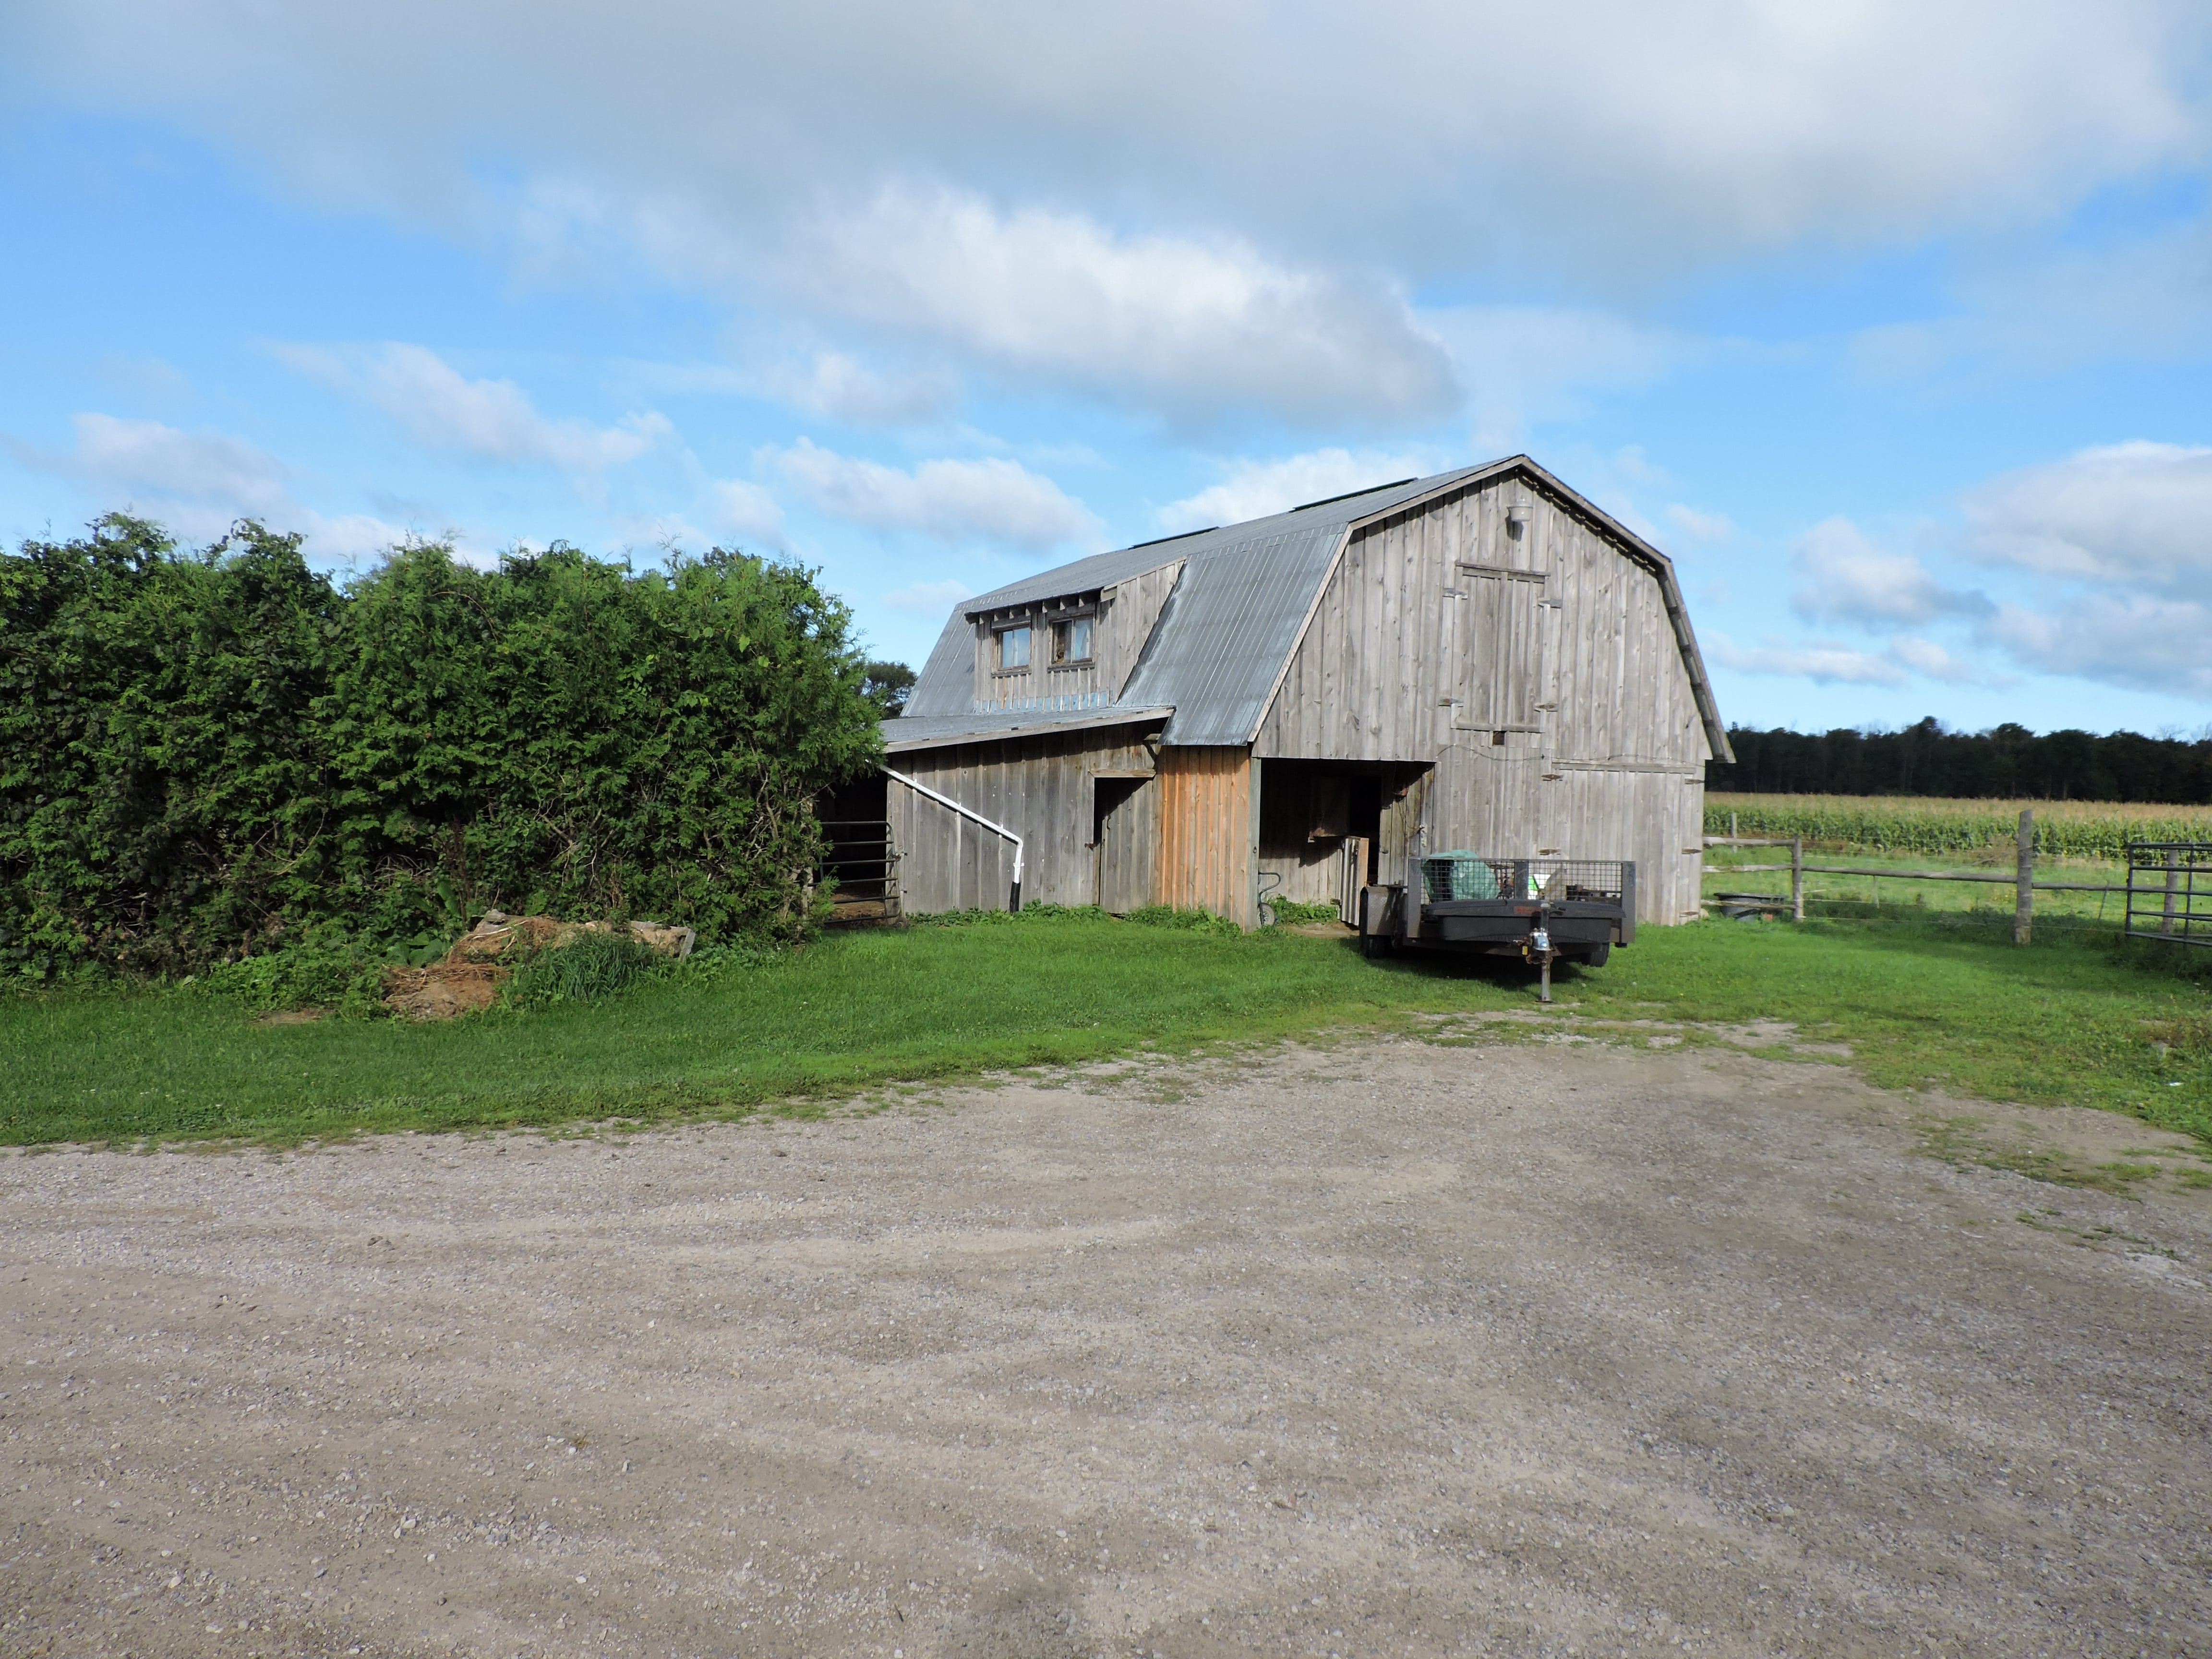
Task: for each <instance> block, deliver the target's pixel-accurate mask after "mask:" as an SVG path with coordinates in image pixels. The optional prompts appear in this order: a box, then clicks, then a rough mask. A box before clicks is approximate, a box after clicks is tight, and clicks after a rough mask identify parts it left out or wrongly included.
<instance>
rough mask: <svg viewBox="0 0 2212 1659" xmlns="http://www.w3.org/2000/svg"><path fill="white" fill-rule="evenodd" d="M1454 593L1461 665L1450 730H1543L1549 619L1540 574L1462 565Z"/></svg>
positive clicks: (1549, 615) (1457, 640) (1458, 651)
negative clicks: (1454, 727)
mask: <svg viewBox="0 0 2212 1659" xmlns="http://www.w3.org/2000/svg"><path fill="white" fill-rule="evenodd" d="M1455 593H1456V595H1457V597H1456V598H1455V599H1454V601H1453V602H1454V604H1455V605H1457V606H1458V609H1459V628H1458V629H1457V637H1456V647H1457V653H1458V659H1459V660H1458V664H1457V668H1458V690H1457V695H1456V696H1455V698H1454V700H1453V703H1452V724H1453V725H1454V726H1458V727H1461V728H1462V729H1463V730H1467V731H1474V732H1535V731H1540V730H1541V729H1542V727H1541V721H1542V719H1543V711H1542V708H1541V705H1542V704H1543V703H1545V702H1547V701H1548V699H1547V697H1546V696H1545V693H1544V684H1543V676H1544V659H1545V656H1546V652H1545V649H1544V647H1545V642H1546V640H1545V636H1546V635H1547V632H1548V631H1549V629H1547V623H1549V621H1550V620H1551V613H1550V611H1548V610H1547V607H1546V605H1545V604H1544V578H1543V575H1542V574H1541V572H1537V571H1522V570H1478V569H1474V568H1469V567H1468V566H1464V565H1462V567H1461V568H1460V570H1459V585H1458V587H1457V588H1456V589H1455Z"/></svg>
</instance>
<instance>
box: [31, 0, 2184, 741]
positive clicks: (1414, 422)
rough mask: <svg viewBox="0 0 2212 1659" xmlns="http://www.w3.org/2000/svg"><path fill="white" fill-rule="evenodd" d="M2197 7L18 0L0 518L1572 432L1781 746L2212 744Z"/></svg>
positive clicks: (1133, 502)
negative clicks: (2029, 736)
mask: <svg viewBox="0 0 2212 1659" xmlns="http://www.w3.org/2000/svg"><path fill="white" fill-rule="evenodd" d="M2208 70H2212V9H2207V8H2206V7H2205V6H2204V5H2203V3H2202V0H2097V3H2094V4H2091V3H2087V0H1953V3H1944V0H1827V3H1824V4H1820V5H1806V4H1803V3H1801V0H1678V3H1674V4H1672V5H1668V6H1659V7H1655V6H1651V5H1649V4H1644V3H1634V0H1581V3H1557V4H1553V5H1549V6H1545V7H1529V6H1526V5H1523V4H1518V3H1516V4H1510V5H1508V4H1504V3H1494V0H1460V3H1456V4H1450V5H1445V4H1438V3H1433V0H1370V3H1368V4H1366V5H1364V6H1360V7H1346V6H1321V5H1316V4H1312V3H1309V0H1297V3H1287V0H1256V3H1255V0H1242V3H1231V0H1176V3H1175V4H1173V5H1166V4H1160V3H1156V0H1122V3H1120V4H1118V5H1114V6H1091V7H1082V8H1076V7H1064V6H1063V7H1048V6H1041V5H1035V4H1030V5H1018V4H1010V3H1006V0H967V3H964V4H962V5H959V6H945V5H932V4H928V3H921V4H917V3H915V0H900V3H887V0H815V3H812V4H810V5H806V6H792V5H783V6H775V7H769V6H764V5H757V4H750V3H744V0H737V3H722V4H709V3H705V0H630V3H628V4H625V5H623V6H619V7H617V6H613V5H608V4H600V5H596V6H586V5H580V4H575V3H570V0H533V3H530V4H522V3H518V0H438V3H435V4H429V3H424V0H382V3H380V4H377V5H374V6H349V7H343V8H340V7H336V6H316V5H293V6H270V5H268V4H266V3H265V0H169V3H146V0H67V3H61V0H10V3H9V4H8V5H6V6H5V7H0V214H4V218H0V222H3V223H4V224H5V226H6V227H7V233H8V234H7V238H6V251H5V254H4V257H0V537H4V538H7V540H8V541H9V542H10V543H12V542H14V541H15V540H16V539H18V538H23V537H27V536H46V535H67V534H70V533H73V532H75V531H76V529H77V528H78V527H79V526H81V525H82V523H83V522H84V521H85V520H88V519H89V518H91V517H92V516H94V515H95V514H96V513H100V512H102V511H105V510H107V509H110V508H113V507H131V508H134V509H136V510H137V511H140V512H143V513H150V514H153V515H155V516H156V517H159V518H161V519H162V520H165V521H166V522H167V523H168V524H170V525H171V526H173V528H174V529H175V530H177V531H178V532H179V533H181V534H183V535H185V536H187V537H190V538H210V537H212V536H214V535H216V534H219V533H220V532H221V531H222V527H223V526H225V525H226V524H227V523H228V522H229V521H230V520H232V519H233V518H234V517H236V516H238V515H240V514H251V515H253V516H256V517H258V518H260V519H262V520H264V521H265V522H267V523H269V524H270V525H272V526H277V527H281V528H285V529H291V530H298V531H301V532H305V534H306V535H307V538H308V546H309V550H310V551H311V553H312V554H313V555H314V556H316V558H317V559H318V560H319V562H324V563H326V564H329V565H332V566H338V567H343V566H344V565H346V564H348V563H351V564H354V565H356V566H359V565H363V564H366V563H368V562H372V561H373V560H374V557H375V556H376V553H377V551H378V550H379V549H380V548H383V547H385V546H388V545H389V544H392V542H393V541H394V540H395V539H398V538H403V537H405V536H409V535H419V536H428V537H435V538H451V539H453V541H454V542H455V543H456V544H457V545H459V547H460V548H461V549H462V550H464V551H465V552H467V553H469V554H470V555H471V556H477V557H483V558H489V557H491V556H495V554H496V553H497V551H498V550H501V549H502V548H506V547H511V546H513V545H516V544H529V545H543V544H544V543H546V542H548V541H550V540H553V539H555V538H565V539H567V540H568V541H571V542H573V543H575V544H579V545H582V546H585V547H587V548H590V549H592V550H602V551H608V552H627V553H629V555H631V556H634V557H635V558H637V559H639V560H649V559H655V558H658V557H659V556H661V555H662V552H663V550H665V549H667V548H671V547H674V548H683V549H686V550H692V551H699V550H703V549H705V548H707V547H708V546H710V545H714V544H723V545H740V546H744V547H745V548H748V549H751V550H759V551H775V552H778V553H781V554H784V555H786V556H792V557H795V558H799V559H802V560H804V561H805V562H808V563H811V564H814V565H818V566H819V567H820V568H822V570H823V573H824V580H826V581H827V582H828V583H829V586H832V587H834V588H835V589H836V591H838V592H841V593H842V594H843V595H845V596H846V598H847V599H849V600H850V601H851V603H852V604H853V605H854V608H855V610H856V611H857V612H858V614H859V616H860V621H861V623H862V625H863V627H864V629H866V636H867V639H868V641H869V643H870V644H871V645H872V647H874V648H876V649H877V650H878V651H880V652H883V653H889V654H893V655H902V656H905V657H907V658H908V659H909V660H918V659H919V657H920V655H921V653H922V652H924V651H925V650H926V648H927V643H928V641H930V640H931V639H932V638H933V636H934V635H935V633H936V630H937V629H938V627H939V625H940V623H941V622H942V619H943V617H944V614H945V609H946V607H947V606H948V605H950V604H951V602H952V601H953V600H954V599H957V598H959V597H961V596H963V595H964V594H966V593H969V592H975V591H978V590H981V588H984V587H986V586H993V585H995V584H997V583H1000V582H1002V581H1005V580H1009V579H1011V578H1012V577H1013V576H1016V575H1018V574H1024V573H1025V572H1028V571H1030V570H1034V569H1036V568H1042V567H1043V566H1045V565H1047V564H1050V563H1055V562H1060V561H1062V560H1065V559H1067V558H1071V557H1074V556H1078V555H1079V554H1082V553H1084V552H1087V551H1092V550H1098V549H1101V548H1105V547H1109V546H1115V545H1121V544H1127V543H1129V542H1133V541H1139V540H1144V539H1146V538H1151V537H1154V536H1158V535H1162V534H1164V533H1167V532H1172V531H1176V530H1182V529H1188V528H1192V527H1195V526H1202V525H1208V524H1214V523H1223V522H1230V521H1233V520H1237V519H1240V518H1246V517H1250V516H1253V515H1255V514H1257V513H1266V512H1270V511H1273V510H1276V509H1278V508H1280V507H1287V506H1291V505H1295V504H1297V502H1300V501H1307V500H1311V499H1314V498H1316V497H1320V496H1324V495H1334V494H1337V493H1339V492H1340V491H1344V490H1347V489H1353V488H1357V487H1358V486H1361V485H1364V484H1368V483H1380V482H1383V481H1387V480H1390V479H1395V478H1400V477H1406V476H1407V475H1409V474H1416V473H1423V472H1428V471H1437V470H1441V469H1443V468H1444V467H1447V466H1453V465H1462V464H1464V463H1467V462H1469V461H1475V460H1486V459H1492V458H1493V457H1496V456H1498V455H1503V454H1508V453H1513V452H1516V451H1520V450H1526V451H1527V452H1528V453H1531V454H1533V455H1534V456H1535V457H1536V458H1537V459H1539V460H1540V461H1541V462H1542V463H1544V464H1545V465H1547V466H1548V467H1550V468H1551V469H1552V470H1553V471H1555V472H1557V473H1558V474H1559V475H1560V476H1561V477H1564V478H1565V479H1566V480H1567V482H1569V483H1571V484H1573V485H1574V486H1576V487H1577V488H1578V489H1581V490H1583V492H1584V493H1585V494H1587V495H1590V496H1591V497H1593V498H1594V499H1595V500H1596V501H1598V502H1599V503H1600V504H1601V505H1602V506H1604V507H1607V508H1608V509H1609V510H1611V511H1613V513H1617V514H1619V515H1620V517H1621V518H1623V519H1624V520H1626V521H1627V522H1629V523H1630V524H1632V525H1633V526H1636V527H1637V528H1638V529H1639V530H1640V531H1642V532H1644V534H1645V535H1647V536H1649V537H1650V538H1652V539H1653V540H1654V541H1656V542H1657V543H1658V544H1660V545H1661V546H1662V547H1664V548H1666V549H1667V550H1668V551H1670V552H1671V553H1673V554H1674V556H1675V558H1676V559H1677V561H1678V562H1679V564H1680V569H1681V573H1682V575H1683V579H1684V585H1685V587H1686V591H1687V592H1688V594H1689V598H1690V602H1691V606H1692V615H1693V617H1694V618H1695V620H1696V623H1697V624H1698V628H1699V634H1700V636H1701V638H1702V640H1703V641H1704V643H1705V653H1706V657H1707V660H1708V661H1709V663H1711V665H1713V668H1714V671H1715V676H1716V679H1717V684H1718V689H1719V693H1720V696H1721V702H1722V708H1723V711H1724V713H1725V714H1727V715H1728V716H1729V718H1730V719H1731V720H1735V721H1737V722H1741V723H1748V724H1755V725H1762V726H1764V725H1770V724H1790V725H1795V726H1805V727H1826V726H1834V725H1846V724H1863V723H1897V722H1902V721H1905V720H1913V719H1917V718H1918V717H1919V716H1921V715H1923V714H1937V715H1940V716H1942V718H1943V719H1945V720H1947V721H1949V722H1952V723H1954V724H1957V725H1960V726H1987V725H1990V724H1992V723H1994V722H1996V721H1997V720H2008V719H2016V720H2022V721H2025V722H2027V724H2029V725H2032V726H2038V727H2040V728H2050V727H2053V726H2087V727H2090V728H2092V729H2097V730H2104V729H2110V728H2115V727H2119V726H2132V727H2134V728H2136V729H2138V730H2152V731H2156V730H2180V731H2185V732H2195V731H2197V730H2198V729H2200V728H2202V727H2204V726H2206V725H2207V724H2208V722H2212V398H2208V396H2207V393H2208V392H2212V374H2208V371H2212V198H2208V191H2207V185H2208V167H2212V85H2208Z"/></svg>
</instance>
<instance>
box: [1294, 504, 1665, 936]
mask: <svg viewBox="0 0 2212 1659" xmlns="http://www.w3.org/2000/svg"><path fill="white" fill-rule="evenodd" d="M1515 518H1519V519H1521V520H1522V521H1523V533H1522V535H1521V536H1519V537H1518V538H1515V537H1513V536H1511V535H1510V534H1509V533H1508V531H1507V526H1508V524H1509V522H1510V520H1513V519H1515ZM1504 572H1513V573H1516V574H1515V575H1512V576H1506V575H1504V574H1499V573H1504ZM1454 595H1465V596H1466V597H1454ZM1522 596H1525V597H1522ZM1539 596H1541V608H1540V607H1539V606H1538V604H1537V599H1538V598H1539ZM1516 605H1517V606H1519V607H1521V608H1525V609H1527V610H1528V611H1530V612H1531V614H1530V615H1527V616H1523V615H1522V614H1520V609H1518V608H1513V607H1515V606H1516ZM1501 607H1506V608H1505V609H1504V610H1501V609H1500V608H1501ZM1489 611H1498V612H1499V615H1498V616H1497V617H1491V618H1490V620H1489V622H1488V624H1487V625H1484V618H1485V617H1486V615H1487V613H1488V612H1489ZM1531 628H1533V629H1534V630H1535V632H1534V634H1533V635H1531V634H1530V633H1529V632H1528V630H1529V629H1531ZM1531 641H1533V644H1532V643H1531ZM1504 651H1510V652H1512V653H1513V654H1515V655H1516V656H1518V655H1521V654H1522V653H1527V657H1528V660H1529V661H1530V662H1531V664H1532V665H1533V675H1532V678H1530V681H1529V684H1528V685H1527V686H1526V687H1525V688H1522V690H1519V691H1516V692H1514V693H1512V694H1510V695H1507V694H1506V690H1505V688H1503V687H1500V688H1498V691H1499V700H1498V701H1497V702H1492V692H1491V690H1490V688H1491V687H1492V685H1493V684H1494V683H1495V676H1494V674H1493V669H1494V668H1495V667H1497V666H1498V663H1497V661H1496V659H1497V657H1498V653H1501V652H1504ZM1476 687H1480V688H1482V691H1481V694H1480V697H1479V698H1478V697H1477V696H1474V695H1472V693H1473V691H1474V688H1476ZM1478 702H1480V704H1482V705H1485V706H1480V707H1477V706H1474V705H1475V704H1476V703H1478ZM1509 709H1510V711H1511V712H1512V713H1514V714H1522V712H1523V711H1524V710H1525V711H1527V715H1526V718H1523V719H1519V720H1513V721H1511V722H1510V723H1511V724H1516V725H1528V726H1534V727H1535V728H1536V729H1535V730H1534V731H1528V732H1512V731H1509V732H1506V733H1505V734H1504V742H1503V743H1498V742H1494V741H1493V740H1492V739H1493V733H1494V731H1495V730H1496V727H1495V726H1492V724H1491V723H1492V722H1493V721H1496V722H1498V724H1506V723H1508V722H1507V721H1506V720H1505V719H1504V715H1505V713H1506V711H1507V710H1509ZM1254 752H1255V754H1257V755H1260V756H1263V757H1297V758H1310V759H1315V760H1321V759H1330V758H1337V759H1347V760H1376V761H1383V760H1390V761H1418V762H1425V761H1433V762H1434V763H1435V775H1434V781H1433V786H1432V787H1431V788H1430V789H1428V790H1427V791H1425V792H1424V793H1425V799H1424V806H1425V817H1424V818H1423V819H1422V821H1421V830H1422V838H1423V844H1424V847H1425V850H1429V851H1443V850H1446V849H1448V848H1460V847H1464V848H1472V849H1474V850H1477V851H1480V852H1485V853H1501V854H1534V853H1536V852H1538V851H1540V850H1542V849H1547V848H1556V849H1558V850H1559V852H1561V853H1563V854H1567V855H1569V856H1573V857H1583V858H1632V859H1634V860H1636V864H1637V890H1638V907H1637V908H1638V920H1640V921H1651V922H1668V921H1680V920H1682V919H1684V918H1685V917H1686V916H1691V915H1696V914H1697V909H1698V880H1697V870H1698V864H1699V854H1697V853H1696V852H1695V851H1694V850H1693V849H1694V848H1696V847H1697V846H1698V844H1699V835H1700V833H1701V830H1702V826H1703V823H1704V806H1705V790H1704V774H1705V765H1704V763H1705V758H1706V755H1707V752H1708V750H1707V742H1706V737H1705V726H1704V723H1703V721H1702V720H1700V718H1699V713H1698V707H1697V701H1696V697H1695V695H1694V692H1693V690H1692V685H1691V682H1690V677H1689V672H1688V670H1687V669H1686V667H1685V666H1684V665H1683V662H1682V657H1681V652H1680V648H1679V647H1678V645H1677V643H1676V641H1675V636H1674V629H1673V627H1672V625H1671V623H1670V622H1669V620H1668V616H1667V611H1666V605H1665V602H1664V599H1663V598H1662V592H1661V589H1660V585H1659V580H1658V578H1657V576H1656V574H1653V573H1652V571H1651V570H1650V569H1649V568H1647V567H1645V566H1644V565H1642V564H1640V563H1638V562H1636V561H1634V560H1633V559H1631V558H1630V557H1628V556H1626V554H1624V553H1623V552H1622V551H1621V550H1620V549H1619V548H1618V547H1617V546H1616V545H1615V544H1613V542H1612V541H1611V540H1609V539H1608V538H1607V537H1606V536H1605V535H1604V534H1603V533H1601V532H1600V531H1599V530H1598V529H1597V527H1596V526H1595V525H1593V524H1591V523H1590V522H1589V521H1587V520H1584V519H1583V518H1582V517H1580V516H1579V515H1577V514H1576V513H1572V512H1570V511H1569V510H1567V507H1566V506H1565V503H1564V502H1562V501H1554V500H1553V499H1552V498H1551V497H1550V496H1549V495H1547V494H1546V493H1544V492H1543V491H1541V489H1538V488H1537V487H1536V486H1535V485H1534V483H1531V482H1530V481H1528V479H1526V478H1523V477H1509V478H1504V479H1495V480H1491V481H1488V482H1486V483H1482V484H1480V485H1478V486H1476V487H1474V488H1471V489H1468V490H1465V491H1463V492H1462V493H1460V494H1458V495H1453V496H1449V497H1447V498H1445V499H1444V500H1443V501H1437V502H1434V503H1431V505H1429V506H1427V507H1423V508H1421V509H1419V510H1418V511H1412V512H1408V513H1405V514H1403V515H1401V516H1400V517H1398V518H1395V519H1391V520H1385V521H1383V523H1381V524H1378V525H1375V526H1370V527H1369V528H1368V529H1366V530H1365V531H1364V532H1361V533H1359V534H1358V535H1357V536H1355V537H1354V538H1353V539H1352V542H1351V544H1349V545H1348V546H1347V547H1346V550H1345V554H1344V556H1343V558H1342V559H1341V560H1340V562H1339V564H1338V567H1337V568H1336V570H1335V572H1334V574H1333V575H1332V576H1331V578H1330V580H1329V583H1328V588H1327V590H1326V592H1324V593H1323V595H1322V601H1321V604H1320V606H1319V607H1318V609H1317V610H1316V613H1315V616H1314V618H1313V622H1312V624H1311V626H1310V627H1309V628H1308V629H1307V631H1306V635H1305V637H1304V640H1303V641H1301V643H1300V645H1299V647H1298V649H1297V653H1295V655H1294V656H1293V658H1292V660H1291V665H1290V667H1289V669H1288V671H1287V672H1286V673H1285V678H1284V680H1283V684H1282V685H1281V687H1280V688H1279V690H1278V691H1277V693H1276V696H1275V700H1274V702H1273V703H1272V704H1271V705H1270V707H1269V708H1268V711H1267V716H1266V718H1265V719H1264V720H1263V721H1262V722H1261V728H1260V732H1259V734H1258V737H1257V739H1256V741H1255V744H1254ZM1400 816H1401V817H1402V814H1401V815H1400ZM1385 819H1386V827H1385V836H1384V849H1385V851H1386V853H1402V852H1403V851H1404V850H1405V848H1404V843H1403V842H1402V841H1400V842H1398V843H1397V844H1396V845H1395V846H1393V845H1392V844H1391V842H1390V839H1389V837H1390V830H1389V823H1390V821H1391V814H1389V813H1388V812H1386V814H1385ZM1403 827H1404V828H1410V826H1409V825H1408V826H1403Z"/></svg>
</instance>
